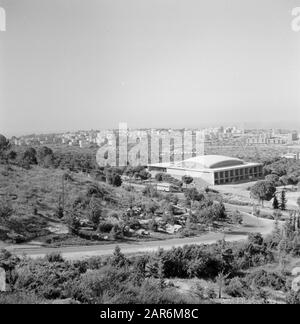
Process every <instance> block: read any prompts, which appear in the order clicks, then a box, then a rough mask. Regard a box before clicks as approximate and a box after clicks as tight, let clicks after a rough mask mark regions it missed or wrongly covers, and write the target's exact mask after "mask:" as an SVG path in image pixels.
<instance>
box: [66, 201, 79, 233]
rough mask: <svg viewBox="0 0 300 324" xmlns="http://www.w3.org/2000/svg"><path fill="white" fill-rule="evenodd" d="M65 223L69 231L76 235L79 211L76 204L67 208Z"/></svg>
mask: <svg viewBox="0 0 300 324" xmlns="http://www.w3.org/2000/svg"><path fill="white" fill-rule="evenodd" d="M66 223H67V225H68V228H69V230H70V232H71V233H72V234H75V235H77V234H78V231H79V228H80V212H79V210H78V208H77V207H76V206H74V207H72V208H71V209H70V210H69V212H68V214H67V216H66Z"/></svg>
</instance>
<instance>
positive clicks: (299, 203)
mask: <svg viewBox="0 0 300 324" xmlns="http://www.w3.org/2000/svg"><path fill="white" fill-rule="evenodd" d="M297 205H298V207H299V208H300V197H298V199H297Z"/></svg>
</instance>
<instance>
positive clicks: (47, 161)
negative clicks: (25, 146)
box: [36, 146, 54, 167]
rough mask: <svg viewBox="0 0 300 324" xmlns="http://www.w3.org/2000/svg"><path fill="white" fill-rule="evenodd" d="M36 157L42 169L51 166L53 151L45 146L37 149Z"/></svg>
mask: <svg viewBox="0 0 300 324" xmlns="http://www.w3.org/2000/svg"><path fill="white" fill-rule="evenodd" d="M36 157H37V162H38V164H39V165H41V166H43V167H49V166H51V165H52V164H53V159H54V155H53V151H52V150H51V149H50V148H49V147H47V146H43V147H41V148H39V149H38V151H37V154H36Z"/></svg>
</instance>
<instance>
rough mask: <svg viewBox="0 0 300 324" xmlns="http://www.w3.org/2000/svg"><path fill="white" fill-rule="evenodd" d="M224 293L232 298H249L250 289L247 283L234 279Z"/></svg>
mask: <svg viewBox="0 0 300 324" xmlns="http://www.w3.org/2000/svg"><path fill="white" fill-rule="evenodd" d="M224 292H225V293H226V294H227V295H229V296H231V297H247V296H248V295H249V287H248V285H247V284H246V282H245V281H243V280H242V279H240V278H238V277H234V278H232V279H231V280H230V281H229V283H228V284H227V285H226V286H225V289H224Z"/></svg>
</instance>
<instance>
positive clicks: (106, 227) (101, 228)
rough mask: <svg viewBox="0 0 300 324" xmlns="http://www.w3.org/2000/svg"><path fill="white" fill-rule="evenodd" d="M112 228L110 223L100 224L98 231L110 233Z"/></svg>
mask: <svg viewBox="0 0 300 324" xmlns="http://www.w3.org/2000/svg"><path fill="white" fill-rule="evenodd" d="M113 227H114V224H112V223H110V222H101V223H100V224H99V226H98V231H99V232H101V233H110V231H111V230H112V228H113Z"/></svg>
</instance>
